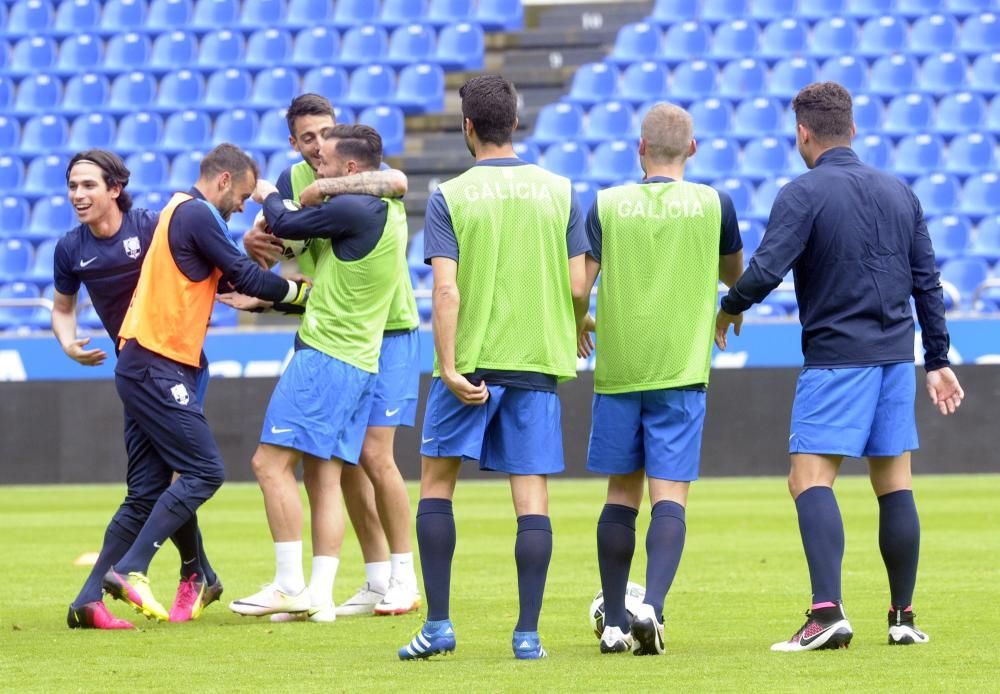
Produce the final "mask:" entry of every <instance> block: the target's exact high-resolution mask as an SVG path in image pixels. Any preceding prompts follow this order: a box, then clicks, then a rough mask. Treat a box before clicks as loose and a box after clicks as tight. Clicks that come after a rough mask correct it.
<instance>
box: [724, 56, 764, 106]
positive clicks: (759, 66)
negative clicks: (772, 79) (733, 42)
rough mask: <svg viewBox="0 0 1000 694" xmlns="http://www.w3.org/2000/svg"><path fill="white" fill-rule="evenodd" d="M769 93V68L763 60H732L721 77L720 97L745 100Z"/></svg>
mask: <svg viewBox="0 0 1000 694" xmlns="http://www.w3.org/2000/svg"><path fill="white" fill-rule="evenodd" d="M766 91H767V66H766V65H765V64H764V62H763V61H762V60H757V59H755V58H743V59H741V60H731V61H730V62H728V63H726V66H725V67H724V68H722V73H721V75H720V76H719V89H718V94H719V95H720V96H725V97H730V98H737V99H739V98H744V97H750V96H755V95H757V94H763V93H764V92H766Z"/></svg>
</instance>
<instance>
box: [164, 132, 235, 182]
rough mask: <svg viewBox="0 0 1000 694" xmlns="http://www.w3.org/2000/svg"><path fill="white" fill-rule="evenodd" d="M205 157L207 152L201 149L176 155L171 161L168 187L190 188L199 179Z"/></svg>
mask: <svg viewBox="0 0 1000 694" xmlns="http://www.w3.org/2000/svg"><path fill="white" fill-rule="evenodd" d="M234 144H235V143H234ZM204 158H205V154H204V152H202V151H200V150H194V151H189V152H183V153H181V154H178V155H177V156H175V157H174V159H173V161H171V162H170V176H169V178H168V179H167V188H168V189H170V190H187V189H188V188H190V187H191V186H192V185H193V184H194V182H195V181H197V180H198V176H199V171H200V169H201V160H202V159H204Z"/></svg>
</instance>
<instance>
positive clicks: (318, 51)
mask: <svg viewBox="0 0 1000 694" xmlns="http://www.w3.org/2000/svg"><path fill="white" fill-rule="evenodd" d="M338 55H340V34H339V33H337V31H336V29H331V28H329V27H325V26H316V27H312V28H311V29H302V30H301V31H299V33H298V34H296V35H295V41H294V43H293V44H292V58H291V61H290V64H291V65H294V66H295V67H298V68H305V69H308V68H312V67H314V66H316V65H325V64H326V63H329V62H331V61H333V60H336V58H337V56H338Z"/></svg>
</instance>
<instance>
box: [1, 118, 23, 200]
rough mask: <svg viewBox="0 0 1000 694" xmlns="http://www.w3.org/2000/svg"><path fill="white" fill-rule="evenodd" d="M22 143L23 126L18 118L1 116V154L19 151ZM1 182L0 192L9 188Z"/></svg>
mask: <svg viewBox="0 0 1000 694" xmlns="http://www.w3.org/2000/svg"><path fill="white" fill-rule="evenodd" d="M20 143H21V124H20V123H18V121H17V118H14V117H11V116H5V115H2V114H0V152H8V151H10V150H14V149H17V147H18V145H20ZM8 187H9V186H6V185H4V184H3V183H2V182H0V190H2V189H4V188H8Z"/></svg>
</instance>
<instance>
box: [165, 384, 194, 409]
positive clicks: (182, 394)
mask: <svg viewBox="0 0 1000 694" xmlns="http://www.w3.org/2000/svg"><path fill="white" fill-rule="evenodd" d="M170 394H171V395H173V396H174V400H176V401H177V402H178V403H180V404H181V405H187V404H188V402H190V400H191V397H190V396H189V395H188V391H187V388H185V387H184V384H183V383H178V384H177V385H175V386H171V387H170Z"/></svg>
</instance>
